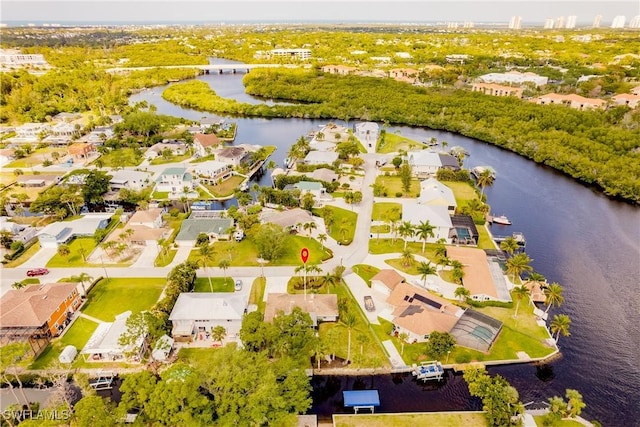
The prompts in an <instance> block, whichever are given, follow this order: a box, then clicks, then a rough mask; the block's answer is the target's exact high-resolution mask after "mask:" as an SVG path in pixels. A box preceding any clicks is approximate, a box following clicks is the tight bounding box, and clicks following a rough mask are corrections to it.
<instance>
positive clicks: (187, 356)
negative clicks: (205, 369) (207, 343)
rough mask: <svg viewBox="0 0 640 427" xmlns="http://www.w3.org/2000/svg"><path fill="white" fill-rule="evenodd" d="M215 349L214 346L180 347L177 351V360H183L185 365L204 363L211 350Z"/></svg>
mask: <svg viewBox="0 0 640 427" xmlns="http://www.w3.org/2000/svg"><path fill="white" fill-rule="evenodd" d="M214 351H217V349H216V348H181V349H180V351H178V362H184V363H186V364H187V365H191V366H198V365H205V366H206V363H207V362H208V360H209V358H210V357H211V354H212V352H214Z"/></svg>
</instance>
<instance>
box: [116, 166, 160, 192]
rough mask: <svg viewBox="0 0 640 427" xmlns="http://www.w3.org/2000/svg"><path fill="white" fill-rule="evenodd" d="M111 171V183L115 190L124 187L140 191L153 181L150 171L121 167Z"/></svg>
mask: <svg viewBox="0 0 640 427" xmlns="http://www.w3.org/2000/svg"><path fill="white" fill-rule="evenodd" d="M111 173H112V175H113V176H112V177H111V179H110V180H109V185H110V186H111V190H114V191H115V190H120V189H122V188H126V189H129V190H135V191H140V190H142V189H144V188H146V187H148V186H149V185H150V184H151V182H152V180H151V174H150V173H149V172H142V171H134V170H128V169H121V170H117V171H114V172H111Z"/></svg>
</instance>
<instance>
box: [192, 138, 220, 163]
mask: <svg viewBox="0 0 640 427" xmlns="http://www.w3.org/2000/svg"><path fill="white" fill-rule="evenodd" d="M219 145H220V139H218V137H217V136H216V135H215V134H213V133H207V134H205V133H196V134H195V135H193V149H194V150H195V152H196V155H197V156H199V157H205V156H208V155H209V154H211V153H212V151H213V149H214V148H215V147H217V146H219Z"/></svg>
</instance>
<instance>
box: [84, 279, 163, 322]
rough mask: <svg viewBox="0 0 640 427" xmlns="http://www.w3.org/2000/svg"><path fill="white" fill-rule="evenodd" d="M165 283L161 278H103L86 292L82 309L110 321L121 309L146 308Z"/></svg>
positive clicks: (154, 301) (136, 310)
mask: <svg viewBox="0 0 640 427" xmlns="http://www.w3.org/2000/svg"><path fill="white" fill-rule="evenodd" d="M165 283H166V279H164V278H146V277H145V278H135V279H131V278H115V279H109V280H108V281H107V280H106V279H102V280H100V282H98V284H97V285H95V286H94V287H93V289H92V290H91V292H89V297H88V299H87V303H86V304H85V306H84V308H83V309H82V312H83V313H85V314H87V315H89V316H92V317H95V318H98V319H100V320H103V321H105V322H113V321H114V320H115V317H116V315H118V314H120V313H122V312H124V311H127V310H131V311H132V312H133V313H136V312H139V311H142V310H148V309H150V308H151V307H152V306H153V305H154V304H155V303H156V301H158V298H159V297H160V293H161V292H162V288H163V287H164V285H165Z"/></svg>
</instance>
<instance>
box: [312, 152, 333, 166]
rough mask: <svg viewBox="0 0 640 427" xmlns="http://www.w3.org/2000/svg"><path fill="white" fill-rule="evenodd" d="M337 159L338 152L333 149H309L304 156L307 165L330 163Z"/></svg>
mask: <svg viewBox="0 0 640 427" xmlns="http://www.w3.org/2000/svg"><path fill="white" fill-rule="evenodd" d="M336 160H338V153H336V152H334V151H309V153H308V154H307V156H306V157H305V158H304V163H305V164H307V165H332V164H333V162H335V161H336Z"/></svg>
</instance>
